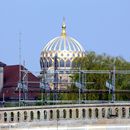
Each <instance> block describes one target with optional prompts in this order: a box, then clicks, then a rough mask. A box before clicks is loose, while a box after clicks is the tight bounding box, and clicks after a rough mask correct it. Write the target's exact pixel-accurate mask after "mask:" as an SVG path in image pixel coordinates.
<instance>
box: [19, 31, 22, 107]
mask: <svg viewBox="0 0 130 130" xmlns="http://www.w3.org/2000/svg"><path fill="white" fill-rule="evenodd" d="M21 35H22V33H21V32H19V83H18V89H19V106H20V101H21V87H22V86H21V85H22V84H21V58H22V56H21Z"/></svg>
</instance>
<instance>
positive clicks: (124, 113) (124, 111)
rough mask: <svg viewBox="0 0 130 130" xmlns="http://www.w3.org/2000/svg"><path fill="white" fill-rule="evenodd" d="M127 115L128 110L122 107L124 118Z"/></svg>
mask: <svg viewBox="0 0 130 130" xmlns="http://www.w3.org/2000/svg"><path fill="white" fill-rule="evenodd" d="M125 116H126V110H125V108H122V117H123V118H124V117H125Z"/></svg>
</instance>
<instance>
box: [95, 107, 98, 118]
mask: <svg viewBox="0 0 130 130" xmlns="http://www.w3.org/2000/svg"><path fill="white" fill-rule="evenodd" d="M95 117H96V118H98V109H97V108H96V109H95Z"/></svg>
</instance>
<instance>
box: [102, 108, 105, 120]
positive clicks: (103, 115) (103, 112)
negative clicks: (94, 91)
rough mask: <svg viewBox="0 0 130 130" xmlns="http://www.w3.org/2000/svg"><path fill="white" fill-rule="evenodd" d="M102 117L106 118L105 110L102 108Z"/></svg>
mask: <svg viewBox="0 0 130 130" xmlns="http://www.w3.org/2000/svg"><path fill="white" fill-rule="evenodd" d="M102 117H103V118H104V117H105V108H102Z"/></svg>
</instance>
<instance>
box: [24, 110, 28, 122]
mask: <svg viewBox="0 0 130 130" xmlns="http://www.w3.org/2000/svg"><path fill="white" fill-rule="evenodd" d="M26 120H27V112H26V111H24V121H26Z"/></svg>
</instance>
